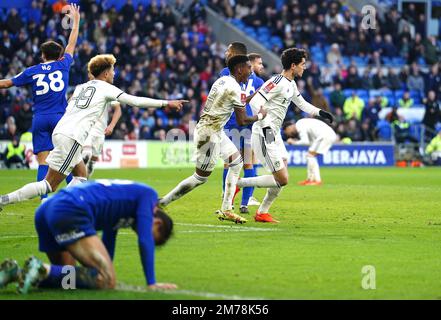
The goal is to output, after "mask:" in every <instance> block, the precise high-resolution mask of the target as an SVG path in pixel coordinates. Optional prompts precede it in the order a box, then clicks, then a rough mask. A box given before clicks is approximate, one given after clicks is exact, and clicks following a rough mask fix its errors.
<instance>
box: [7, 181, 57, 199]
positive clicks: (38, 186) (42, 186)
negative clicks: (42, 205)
mask: <svg viewBox="0 0 441 320" xmlns="http://www.w3.org/2000/svg"><path fill="white" fill-rule="evenodd" d="M50 192H52V188H51V186H50V184H49V182H47V181H46V180H41V181H38V182H32V183H28V184H27V185H25V186H23V187H22V188H20V189H18V190H16V191H14V192H11V193H9V194H7V195H5V196H2V199H1V202H2V204H11V203H16V202H21V201H25V200H30V199H33V198H35V197H39V196H42V195H45V194H48V193H50Z"/></svg>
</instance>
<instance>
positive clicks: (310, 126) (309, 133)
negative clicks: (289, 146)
mask: <svg viewBox="0 0 441 320" xmlns="http://www.w3.org/2000/svg"><path fill="white" fill-rule="evenodd" d="M296 128H297V132H298V133H299V137H300V140H299V141H298V142H297V143H296V144H311V143H312V142H313V141H315V140H317V139H321V138H334V139H335V132H334V130H332V128H331V127H330V126H328V125H327V124H326V123H324V122H323V121H320V120H317V119H312V118H305V119H300V120H299V121H297V122H296Z"/></svg>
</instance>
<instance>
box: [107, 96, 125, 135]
mask: <svg viewBox="0 0 441 320" xmlns="http://www.w3.org/2000/svg"><path fill="white" fill-rule="evenodd" d="M112 106H113V116H112V121H110V124H109V125H108V126H107V128H106V129H105V130H104V134H105V135H106V136H110V135H111V134H112V133H113V129H115V126H116V124H117V123H118V120H119V119H120V118H121V115H122V111H121V104H119V102H112Z"/></svg>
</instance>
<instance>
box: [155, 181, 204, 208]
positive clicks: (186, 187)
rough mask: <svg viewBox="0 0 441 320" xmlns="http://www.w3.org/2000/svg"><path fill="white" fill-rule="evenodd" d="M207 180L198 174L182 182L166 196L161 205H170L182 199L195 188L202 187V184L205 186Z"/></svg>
mask: <svg viewBox="0 0 441 320" xmlns="http://www.w3.org/2000/svg"><path fill="white" fill-rule="evenodd" d="M207 179H208V177H202V176H200V175H198V174H197V173H194V174H193V175H192V176H190V177H188V178H187V179H185V180H182V181H181V182H180V183H179V184H178V185H177V186H176V187H175V188H174V189H173V190H172V191H170V192H169V193H168V194H167V195H165V196H164V197H163V198H162V199H161V200H160V202H159V204H160V205H163V206H166V205H168V204H169V203H170V202H172V201H175V200H177V199H179V198H181V197H182V196H184V195H186V194H187V193H189V192H190V191H191V190H193V189H194V188H196V187H198V186H200V185H201V184H204V183H205V182H207Z"/></svg>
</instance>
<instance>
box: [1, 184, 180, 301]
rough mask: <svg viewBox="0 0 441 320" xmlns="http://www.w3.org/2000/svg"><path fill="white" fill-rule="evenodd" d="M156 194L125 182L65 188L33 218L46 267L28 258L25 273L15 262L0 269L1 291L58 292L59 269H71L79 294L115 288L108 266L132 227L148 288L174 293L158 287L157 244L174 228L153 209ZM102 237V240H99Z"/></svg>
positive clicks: (41, 207) (159, 211) (165, 240)
mask: <svg viewBox="0 0 441 320" xmlns="http://www.w3.org/2000/svg"><path fill="white" fill-rule="evenodd" d="M157 201H158V197H157V193H156V191H155V190H153V189H152V188H151V187H149V186H147V185H144V184H140V183H135V182H133V181H125V180H97V181H96V182H91V183H85V184H81V185H78V186H75V187H72V188H66V189H63V190H61V191H60V192H59V193H57V194H56V195H54V196H53V197H51V198H49V199H48V200H47V201H46V202H44V203H43V204H42V205H41V206H40V207H39V208H37V210H36V213H35V228H36V230H37V234H38V241H39V250H40V251H42V252H45V253H46V254H47V257H48V259H49V261H50V264H46V263H43V262H42V261H40V260H39V259H37V258H35V257H31V258H29V259H28V260H27V261H26V263H25V266H24V268H23V269H20V268H19V267H18V264H17V263H16V262H15V261H13V260H6V261H4V262H3V263H2V264H1V266H0V287H5V286H6V285H7V284H9V283H11V282H18V283H19V284H18V291H19V292H20V293H27V292H28V291H29V289H30V288H31V287H33V286H36V287H40V288H61V287H62V280H63V277H65V276H66V274H63V273H62V269H63V266H65V265H71V266H75V263H76V261H78V262H79V263H80V264H81V266H75V278H74V279H75V287H76V288H78V289H112V288H114V287H115V284H116V275H115V269H114V266H113V263H112V260H113V257H114V254H115V244H116V236H117V233H118V229H120V228H128V227H131V228H132V229H133V230H134V231H135V232H136V234H137V236H138V246H139V253H140V255H141V262H142V266H143V268H144V275H145V278H146V281H147V285H148V286H149V287H150V288H162V289H174V288H176V285H174V284H161V283H157V282H156V278H155V269H154V260H155V244H156V245H163V244H165V243H166V242H167V240H168V239H169V237H170V235H171V233H172V229H173V222H172V220H171V219H170V217H169V216H167V214H166V213H165V212H164V211H162V210H161V209H159V208H158V207H156V204H157ZM97 231H102V232H103V234H102V240H101V239H100V238H99V237H98V236H97Z"/></svg>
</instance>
